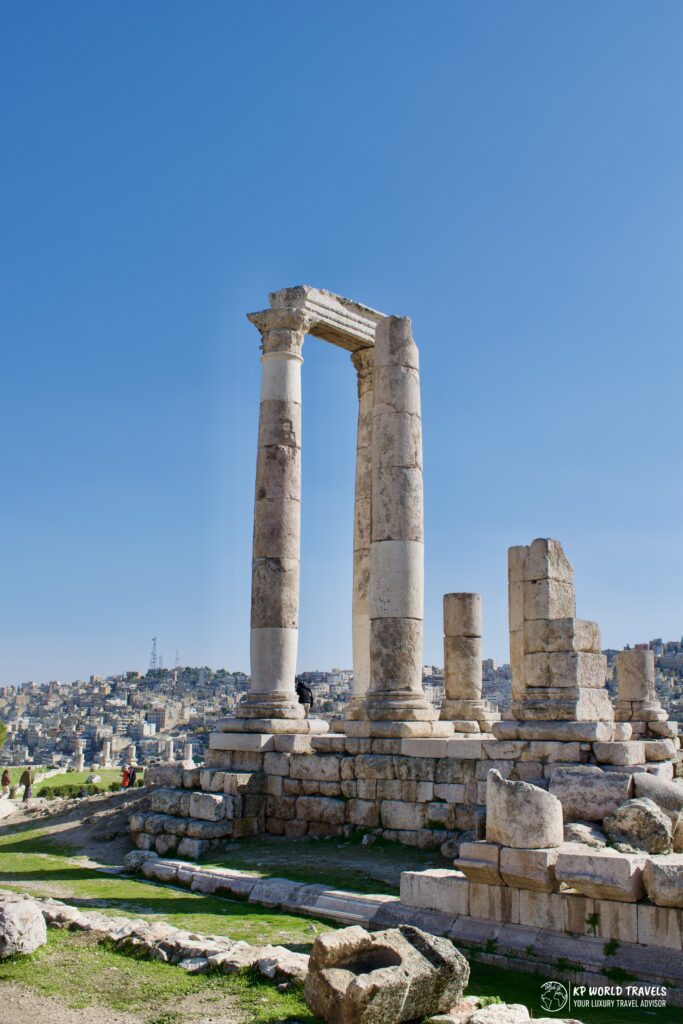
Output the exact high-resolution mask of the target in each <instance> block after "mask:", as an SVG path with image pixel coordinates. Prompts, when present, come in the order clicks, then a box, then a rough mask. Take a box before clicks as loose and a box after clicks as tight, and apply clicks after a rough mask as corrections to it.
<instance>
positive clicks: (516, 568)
mask: <svg viewBox="0 0 683 1024" xmlns="http://www.w3.org/2000/svg"><path fill="white" fill-rule="evenodd" d="M528 553H529V548H528V547H527V546H526V544H517V545H515V546H513V547H511V548H508V580H509V581H510V582H511V583H522V582H523V580H524V563H525V562H526V558H527V555H528Z"/></svg>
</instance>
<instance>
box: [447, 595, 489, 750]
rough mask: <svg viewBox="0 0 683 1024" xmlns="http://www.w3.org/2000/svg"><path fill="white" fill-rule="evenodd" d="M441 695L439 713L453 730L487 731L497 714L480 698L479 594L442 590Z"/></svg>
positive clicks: (480, 641) (481, 684) (480, 624)
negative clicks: (442, 680) (442, 655)
mask: <svg viewBox="0 0 683 1024" xmlns="http://www.w3.org/2000/svg"><path fill="white" fill-rule="evenodd" d="M443 629H444V699H443V703H442V705H441V713H440V715H439V717H440V718H441V720H442V721H448V722H452V723H453V728H454V730H455V731H456V732H480V731H482V732H488V731H489V726H488V723H489V722H493V721H497V720H498V718H499V717H500V716H499V715H498V714H497V713H496V712H494V711H493V709H492V708H491V706H490V705H489V703H488V701H486V700H483V697H482V690H483V680H482V639H481V638H482V609H481V595H479V594H444V599H443Z"/></svg>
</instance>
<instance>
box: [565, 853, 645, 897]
mask: <svg viewBox="0 0 683 1024" xmlns="http://www.w3.org/2000/svg"><path fill="white" fill-rule="evenodd" d="M646 859H647V858H646V855H645V854H628V853H619V852H618V851H617V850H612V849H610V848H609V847H605V849H604V850H591V849H589V848H587V847H585V846H581V845H579V844H578V843H566V844H565V845H564V846H562V847H561V849H560V852H559V854H558V857H557V861H556V863H555V874H556V876H557V879H558V881H560V882H564V883H565V885H568V886H570V887H571V888H572V889H576V890H577V891H578V892H580V893H583V895H584V896H592V897H593V898H595V899H604V900H622V901H623V902H625V903H636V902H637V901H638V900H640V899H642V898H643V896H644V894H645V888H644V885H643V867H644V865H645V861H646Z"/></svg>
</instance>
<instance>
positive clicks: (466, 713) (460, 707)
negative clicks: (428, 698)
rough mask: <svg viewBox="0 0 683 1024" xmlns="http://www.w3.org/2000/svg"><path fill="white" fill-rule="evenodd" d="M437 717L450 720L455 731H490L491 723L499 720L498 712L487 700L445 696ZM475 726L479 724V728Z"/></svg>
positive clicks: (446, 720)
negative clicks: (459, 698) (457, 698)
mask: <svg viewBox="0 0 683 1024" xmlns="http://www.w3.org/2000/svg"><path fill="white" fill-rule="evenodd" d="M439 718H440V720H441V721H442V722H452V723H453V728H454V730H455V732H478V731H481V732H490V731H491V730H490V725H491V723H492V722H499V721H500V713H499V712H498V711H497V710H496V709H495V708H494V707H493V706H492V705H491V704H490V703H489V702H488V701H487V700H456V699H449V698H446V699H445V700H444V701H443V703H442V704H441V712H440V714H439ZM467 726H475V728H467ZM477 726H481V730H480V729H479V728H476V727H477Z"/></svg>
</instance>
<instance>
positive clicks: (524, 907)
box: [519, 889, 565, 932]
mask: <svg viewBox="0 0 683 1024" xmlns="http://www.w3.org/2000/svg"><path fill="white" fill-rule="evenodd" d="M519 923H520V924H523V925H526V926H527V927H528V928H548V929H550V931H554V932H563V931H564V923H565V906H564V898H563V897H562V896H561V895H560V894H559V893H553V892H533V891H532V890H530V889H520V890H519Z"/></svg>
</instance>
